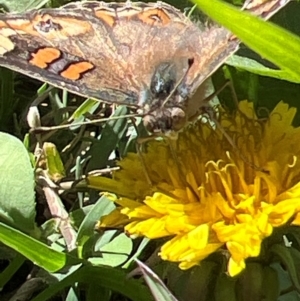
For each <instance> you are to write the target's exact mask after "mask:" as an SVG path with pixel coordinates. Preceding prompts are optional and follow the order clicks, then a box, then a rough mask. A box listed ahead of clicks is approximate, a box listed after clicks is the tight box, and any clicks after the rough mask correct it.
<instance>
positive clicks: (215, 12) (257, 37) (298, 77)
mask: <svg viewBox="0 0 300 301" xmlns="http://www.w3.org/2000/svg"><path fill="white" fill-rule="evenodd" d="M194 1H195V3H197V5H198V7H199V8H200V9H201V10H202V11H203V12H204V13H206V14H207V15H208V16H209V17H211V18H212V19H213V20H215V21H217V22H218V23H220V24H221V25H223V26H225V27H226V28H228V29H229V30H230V31H232V32H233V33H234V34H236V35H237V36H238V38H239V39H240V40H241V41H242V42H244V43H245V44H246V45H247V46H248V47H250V48H251V49H253V50H254V51H256V52H257V53H258V54H260V55H261V56H262V57H264V58H265V59H268V60H269V61H270V62H272V63H274V64H275V65H277V66H278V67H280V68H281V69H282V70H284V71H285V72H286V74H287V76H288V77H289V80H290V81H292V82H297V83H299V82H300V68H298V66H300V56H299V55H297V54H298V53H299V49H300V38H299V37H297V36H296V35H294V34H292V33H290V32H288V31H286V30H284V29H283V28H281V27H279V26H277V25H275V24H272V23H270V22H266V21H264V20H262V19H260V18H258V17H256V16H253V15H251V14H250V13H247V12H242V11H240V10H238V9H237V8H235V7H233V6H232V5H229V4H226V3H224V2H222V1H219V0H194ZM258 33H259V34H258Z"/></svg>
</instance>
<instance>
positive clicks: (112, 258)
mask: <svg viewBox="0 0 300 301" xmlns="http://www.w3.org/2000/svg"><path fill="white" fill-rule="evenodd" d="M104 235H105V234H104ZM100 242H101V241H100ZM132 246H133V243H132V240H131V238H129V237H128V236H127V235H125V234H124V233H122V234H120V235H118V236H117V237H115V238H114V239H113V240H111V241H110V242H109V243H107V244H105V245H104V246H102V247H100V248H99V251H100V252H101V257H92V258H89V259H88V261H89V262H91V263H92V264H94V265H106V266H111V267H116V266H119V265H121V264H122V263H123V262H125V261H126V260H127V259H128V256H129V254H130V253H131V252H132ZM95 249H96V251H97V246H96V247H95Z"/></svg>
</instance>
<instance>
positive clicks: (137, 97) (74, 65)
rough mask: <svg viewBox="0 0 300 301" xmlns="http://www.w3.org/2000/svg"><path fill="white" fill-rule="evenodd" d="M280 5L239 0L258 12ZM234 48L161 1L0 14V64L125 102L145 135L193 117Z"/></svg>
mask: <svg viewBox="0 0 300 301" xmlns="http://www.w3.org/2000/svg"><path fill="white" fill-rule="evenodd" d="M287 2H288V0H287V1H286V2H285V4H286V3H287ZM281 6H282V3H281V2H280V1H278V0H271V1H263V2H259V1H248V2H247V3H246V4H245V8H247V7H248V8H249V10H250V11H252V12H253V13H255V14H257V15H264V17H265V18H268V17H269V16H271V15H272V14H274V13H275V12H276V11H277V10H278V9H280V8H281ZM238 46H239V41H238V39H237V38H235V37H234V36H233V35H232V34H231V33H230V32H229V31H228V30H227V29H225V28H223V27H221V26H218V25H210V26H208V27H207V28H205V29H203V28H202V29H200V27H199V26H198V25H197V24H196V23H193V22H192V21H191V20H190V19H189V18H188V17H187V16H185V15H184V14H183V13H181V12H180V11H179V10H178V9H176V8H174V7H173V6H171V5H169V4H166V3H164V2H156V3H143V2H136V3H134V2H131V1H127V2H124V3H105V2H93V1H91V2H90V1H88V2H74V3H70V4H67V5H65V6H63V7H61V8H54V9H41V10H32V11H29V12H25V13H19V14H18V13H11V14H2V15H0V65H1V66H4V67H7V68H9V69H12V70H15V71H18V72H20V73H23V74H26V75H28V76H30V77H33V78H36V79H39V80H42V81H45V82H47V83H49V84H51V85H53V86H56V87H60V88H62V89H66V90H68V91H71V92H73V93H75V94H78V95H82V96H85V97H90V98H95V99H98V100H101V101H104V102H107V103H114V104H124V105H127V106H129V107H130V108H132V110H134V111H136V112H137V113H138V114H139V115H141V116H143V121H144V124H145V126H146V128H147V129H148V130H149V131H150V132H151V133H167V132H170V131H178V130H180V129H181V128H182V127H183V126H184V125H185V124H186V122H188V121H189V120H191V119H192V118H194V116H195V115H197V114H198V112H199V110H200V109H201V108H202V107H205V106H206V105H207V101H206V88H207V87H206V86H207V80H208V78H209V77H210V76H211V75H212V73H213V72H214V71H215V70H216V69H217V68H219V67H220V65H222V64H223V63H224V62H225V61H226V59H227V58H228V57H229V56H230V55H232V54H233V53H234V52H235V51H236V50H237V49H238Z"/></svg>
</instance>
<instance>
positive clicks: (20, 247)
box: [0, 0, 300, 301]
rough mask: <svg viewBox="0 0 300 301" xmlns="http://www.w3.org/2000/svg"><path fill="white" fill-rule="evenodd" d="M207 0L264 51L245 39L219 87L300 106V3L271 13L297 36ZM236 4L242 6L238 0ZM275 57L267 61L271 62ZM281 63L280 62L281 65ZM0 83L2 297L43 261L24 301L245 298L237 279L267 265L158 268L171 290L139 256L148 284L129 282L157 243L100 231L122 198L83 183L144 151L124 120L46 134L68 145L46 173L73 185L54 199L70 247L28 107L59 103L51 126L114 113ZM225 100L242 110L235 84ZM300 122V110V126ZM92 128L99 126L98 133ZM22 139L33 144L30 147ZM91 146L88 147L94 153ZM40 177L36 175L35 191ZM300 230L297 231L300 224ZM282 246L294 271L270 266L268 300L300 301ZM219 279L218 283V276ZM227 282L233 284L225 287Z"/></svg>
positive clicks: (26, 82)
mask: <svg viewBox="0 0 300 301" xmlns="http://www.w3.org/2000/svg"><path fill="white" fill-rule="evenodd" d="M66 2H69V1H59V0H55V1H46V0H38V1H37V0H31V1H28V0H16V1H12V0H6V1H4V0H2V1H0V6H1V7H2V8H3V10H4V11H20V12H21V11H26V10H28V9H32V8H40V7H42V6H45V5H46V6H48V7H58V6H61V5H63V4H65V3H66ZM198 2H199V5H201V7H202V6H203V7H202V8H203V9H204V10H205V11H207V12H209V13H211V14H212V17H213V18H217V19H218V18H219V20H218V21H220V22H221V23H222V22H223V23H224V25H226V26H228V27H229V28H230V29H231V30H233V31H234V33H235V34H237V35H238V36H239V37H241V38H242V40H244V41H245V43H246V44H247V45H249V46H251V47H252V48H254V49H255V50H256V51H257V52H258V53H259V54H260V55H259V54H257V53H254V52H253V51H251V50H250V49H249V48H247V47H246V46H242V47H241V50H240V51H239V52H238V54H237V56H234V57H233V58H231V59H230V60H229V61H228V64H227V65H224V66H223V67H222V68H220V69H219V70H218V71H217V72H216V74H214V75H213V82H214V85H215V86H216V87H220V86H222V84H223V83H224V81H225V80H226V79H231V80H232V82H233V84H234V87H235V90H236V92H237V95H238V98H239V99H240V100H243V99H248V100H251V101H253V102H254V103H255V106H256V108H257V109H258V111H259V112H261V114H262V117H263V116H264V115H263V114H265V116H266V115H267V113H268V112H269V111H270V110H272V108H273V107H274V106H275V105H276V104H277V103H278V102H279V101H281V100H284V101H285V102H287V103H289V104H290V105H291V106H294V107H297V108H300V85H299V82H300V61H299V60H300V56H299V53H300V42H299V38H298V37H297V36H299V35H300V22H299V14H300V4H299V3H298V2H293V3H290V4H289V5H288V6H287V7H286V8H284V9H283V10H282V11H280V12H279V13H278V14H277V15H276V16H275V17H274V18H273V19H272V21H273V22H275V23H276V24H279V25H280V26H282V27H284V28H285V29H287V30H288V31H290V32H293V33H294V34H295V36H291V35H289V33H285V32H282V31H280V30H279V31H276V30H277V29H276V28H271V27H267V28H265V27H264V26H263V25H261V24H260V23H256V21H255V20H253V21H251V22H248V23H244V22H242V21H243V17H242V16H241V15H240V14H239V13H237V14H234V13H233V12H231V11H226V9H225V8H224V9H223V8H222V9H221V7H220V6H219V5H220V4H219V3H218V2H215V1H214V0H210V1H198ZM228 2H229V1H228ZM169 3H171V4H172V5H174V6H176V7H179V8H181V9H185V8H187V7H192V4H191V3H190V2H186V1H169ZM234 4H236V5H238V4H240V3H237V1H235V3H234ZM226 14H227V15H226ZM255 26H256V27H255ZM254 28H256V29H254ZM282 41H284V43H283V42H282ZM262 56H263V57H262ZM266 57H268V61H267V60H266V59H264V58H266ZM271 62H272V63H271ZM274 64H276V65H277V66H280V67H281V70H279V69H278V68H277V67H275V65H274ZM0 85H1V86H0V130H1V131H2V132H5V134H4V133H1V134H0V145H1V148H0V153H1V155H0V179H1V182H0V183H1V184H0V242H1V245H0V259H1V262H0V271H1V274H0V288H2V292H1V293H0V296H1V300H9V297H10V296H11V295H12V294H15V293H16V290H17V289H18V288H19V287H20V286H21V285H22V284H23V282H24V281H25V279H24V281H23V282H22V281H21V282H20V283H19V282H18V281H16V280H15V278H20V277H21V276H19V275H20V271H21V272H22V271H24V269H25V270H26V266H27V267H28V266H29V267H30V271H31V272H32V269H33V264H35V265H36V267H38V268H37V269H38V272H37V273H36V272H35V275H34V278H35V279H39V280H40V281H41V282H37V283H38V285H37V287H35V289H33V290H32V291H29V297H28V298H27V299H24V300H34V301H38V300H48V299H50V298H54V299H52V300H100V299H101V300H139V301H140V300H153V298H154V297H155V298H156V299H157V300H175V299H174V298H175V297H174V296H173V295H172V294H171V293H170V292H169V290H168V288H170V289H171V291H172V292H174V294H175V295H176V297H177V298H178V299H179V300H216V301H218V300H241V296H237V295H236V294H235V290H234V288H235V287H236V285H237V284H238V285H239V286H241V285H242V284H244V285H245V284H248V285H249V283H251V281H252V280H253V279H251V273H253V275H258V274H259V272H258V269H260V268H261V267H260V266H259V265H257V264H256V263H249V267H248V271H249V273H248V274H247V275H248V276H249V278H245V277H244V279H229V278H228V277H227V276H226V275H225V274H224V273H223V274H222V273H221V275H222V276H219V274H220V273H219V274H216V261H214V260H212V261H207V262H204V263H203V264H202V265H201V266H200V267H199V268H196V269H193V270H192V271H191V272H190V273H183V272H182V271H179V270H178V269H177V267H175V266H173V265H166V264H164V263H160V264H158V265H157V266H156V267H155V272H157V274H159V275H160V276H161V277H164V279H168V281H169V282H168V288H167V287H166V286H165V285H164V283H162V282H161V281H159V280H157V279H156V278H155V276H154V275H153V274H152V272H151V271H148V270H147V268H146V267H145V266H143V264H142V263H140V266H141V268H142V270H143V276H144V279H146V281H147V284H148V286H149V288H150V289H148V287H147V286H145V285H144V284H143V282H142V281H141V279H135V278H131V279H128V278H127V276H126V275H127V273H128V272H129V271H131V270H132V269H133V267H134V264H133V260H134V259H135V258H136V257H137V256H138V255H141V254H142V258H145V259H146V258H147V257H149V254H151V253H152V252H153V251H154V249H155V246H153V245H151V244H148V242H147V241H146V240H137V241H135V242H132V241H131V240H130V239H129V238H128V237H126V236H125V235H122V234H120V233H119V232H118V231H116V230H111V231H107V232H106V233H105V234H103V233H101V234H99V233H95V231H94V226H95V223H96V221H97V220H98V219H99V217H100V216H101V215H104V214H106V213H108V212H110V211H111V209H112V206H113V205H112V204H111V203H110V201H108V200H107V199H106V198H105V197H104V196H102V197H101V198H99V195H98V193H97V192H95V191H91V190H89V189H88V188H87V187H86V186H85V185H84V184H83V183H82V182H80V181H79V180H81V179H82V175H83V174H85V173H86V172H87V171H91V170H95V169H99V168H104V167H106V166H113V165H114V159H111V158H110V154H111V153H112V151H114V150H115V149H116V148H118V152H119V154H118V156H119V157H123V156H125V155H126V153H127V152H128V151H132V150H134V149H135V147H134V139H135V138H136V136H135V134H132V133H131V132H130V128H128V123H127V122H126V120H124V119H117V120H115V121H109V122H106V123H102V124H101V125H97V126H96V125H93V126H85V127H81V128H79V127H77V126H74V127H73V128H71V130H69V129H67V130H61V131H54V132H51V133H48V134H46V135H44V136H43V138H42V141H51V142H52V143H53V144H54V145H55V147H56V149H57V150H58V151H59V155H58V154H57V153H56V154H55V153H54V152H51V151H52V149H51V148H49V162H50V159H51V162H52V163H49V162H48V166H47V168H48V170H47V171H48V173H49V174H50V175H51V177H50V178H51V180H52V181H53V182H55V181H56V179H57V178H59V179H60V178H63V180H62V183H63V184H64V191H63V192H60V193H57V191H54V190H53V191H52V190H51V193H53V194H52V195H51V196H52V197H53V198H54V199H56V201H57V204H60V207H59V208H58V209H59V210H60V214H61V216H64V217H65V220H64V222H65V221H66V225H67V226H69V227H70V228H71V230H69V232H68V233H69V234H70V235H71V236H73V237H74V239H73V240H71V242H73V243H74V244H75V246H76V248H75V249H74V250H72V251H67V246H66V243H65V241H64V240H63V239H62V236H61V234H60V233H59V232H58V231H57V229H58V227H59V226H58V225H57V223H56V220H55V219H53V218H51V217H50V216H49V212H48V214H47V213H46V214H45V212H44V210H47V209H45V208H47V205H46V204H45V203H46V201H45V197H44V193H45V190H43V189H44V187H45V185H44V184H43V183H41V181H42V178H43V176H44V175H45V174H44V172H45V170H43V169H42V168H41V169H39V168H40V166H39V168H35V169H34V168H33V167H32V166H35V164H36V162H35V159H34V156H33V152H34V151H35V147H36V145H37V144H38V143H39V140H38V139H37V137H36V136H33V135H30V136H29V135H28V131H29V128H28V125H27V123H26V114H27V109H28V106H29V105H30V104H31V103H32V102H33V101H34V100H36V99H37V98H43V99H45V100H46V101H48V103H50V106H48V107H41V108H40V114H41V118H42V121H43V124H48V123H49V124H52V125H53V124H61V123H63V122H64V121H65V120H66V119H68V118H70V117H72V118H73V119H72V120H73V121H74V122H78V121H81V120H83V117H82V115H83V112H84V113H85V114H86V113H87V112H88V113H89V114H93V113H94V112H96V111H97V112H99V111H101V112H102V113H103V115H104V116H109V113H110V112H111V111H110V110H109V109H108V108H107V107H105V106H103V107H102V106H100V105H99V103H98V102H93V101H91V100H88V101H86V102H84V99H82V98H79V97H76V96H74V95H70V94H68V93H65V92H64V93H62V92H61V91H60V90H58V89H51V90H49V89H48V87H47V86H46V85H42V83H40V82H37V81H35V80H32V79H30V78H27V77H25V76H23V75H20V74H16V73H13V72H12V71H10V70H7V69H3V68H1V69H0ZM219 97H220V100H221V102H222V103H223V104H225V105H226V106H227V107H231V108H234V106H233V104H232V95H231V93H230V92H229V91H227V90H225V91H224V92H222V93H221V94H220V95H219ZM107 110H108V112H107ZM126 112H127V109H126V108H124V107H119V108H118V109H117V110H116V111H115V112H114V116H121V115H124V114H126ZM299 124H300V115H299V113H298V115H297V118H296V120H295V125H299ZM7 133H9V134H11V135H8V134H7ZM90 133H94V136H91V135H90ZM13 136H14V137H13ZM15 137H17V138H18V139H16V138H15ZM20 141H23V142H24V143H23V145H22V143H21V142H20ZM87 146H89V150H87V151H86V149H85V148H86V147H87ZM83 151H86V152H85V153H83ZM28 153H29V155H28ZM60 164H61V165H60ZM35 167H36V166H35ZM34 179H36V181H37V183H36V194H35V193H34ZM78 183H80V185H78ZM60 230H61V229H60ZM295 233H296V234H295V237H297V235H298V232H297V231H296V230H295ZM293 252H294V251H293ZM273 253H274V254H275V255H276V258H279V259H280V260H279V259H278V262H283V263H284V266H285V270H287V271H288V272H289V276H287V273H286V272H285V271H284V270H283V268H282V266H281V265H280V264H278V265H274V266H272V267H268V268H271V270H270V271H269V272H270V273H268V275H269V277H270V278H268V279H267V280H268V281H269V282H268V283H269V284H271V287H272V285H273V287H272V292H274V293H273V294H271V295H269V297H268V298H269V299H268V300H270V301H271V300H282V301H283V300H299V299H300V297H299V294H298V293H299V291H300V284H299V271H298V269H297V267H298V266H299V262H300V261H299V260H300V256H299V254H300V253H299V252H298V253H297V252H296V251H295V252H294V253H293V254H291V253H287V251H286V250H285V249H281V248H280V247H279V246H278V247H276V248H274V250H273ZM217 271H219V270H218V268H217ZM274 271H275V274H274ZM219 272H220V271H219ZM172 275H176V277H175V278H174V277H172ZM216 275H217V276H216ZM277 275H280V277H279V278H280V282H277V281H278V277H277ZM14 277H15V278H14ZM217 277H218V278H217ZM272 277H273V278H272ZM215 278H217V281H213V282H212V281H211V280H215ZM267 280H265V281H267ZM41 283H42V284H43V285H41ZM274 283H276V284H278V285H274ZM9 286H12V289H10V288H9ZM224 287H227V288H229V289H227V290H226V291H224ZM250 288H251V287H250ZM150 291H151V292H150ZM297 292H298V293H297ZM223 293H224V294H227V296H226V297H225V295H224V294H223ZM30 294H32V295H30ZM279 295H280V297H279ZM153 296H154V297H153ZM243 300H256V299H255V296H254V295H253V294H248V295H247V296H244V297H243Z"/></svg>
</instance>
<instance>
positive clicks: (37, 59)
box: [29, 47, 61, 69]
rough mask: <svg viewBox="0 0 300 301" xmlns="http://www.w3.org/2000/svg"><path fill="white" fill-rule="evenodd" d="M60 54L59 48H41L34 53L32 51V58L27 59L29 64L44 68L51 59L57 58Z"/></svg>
mask: <svg viewBox="0 0 300 301" xmlns="http://www.w3.org/2000/svg"><path fill="white" fill-rule="evenodd" d="M60 56H61V52H60V50H58V49H56V48H51V47H47V48H41V49H38V51H37V52H36V53H32V59H31V60H30V61H29V63H30V64H32V65H34V66H37V67H39V68H42V69H45V68H47V67H48V65H49V64H51V63H52V62H53V61H55V60H57V59H59V58H60Z"/></svg>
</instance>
